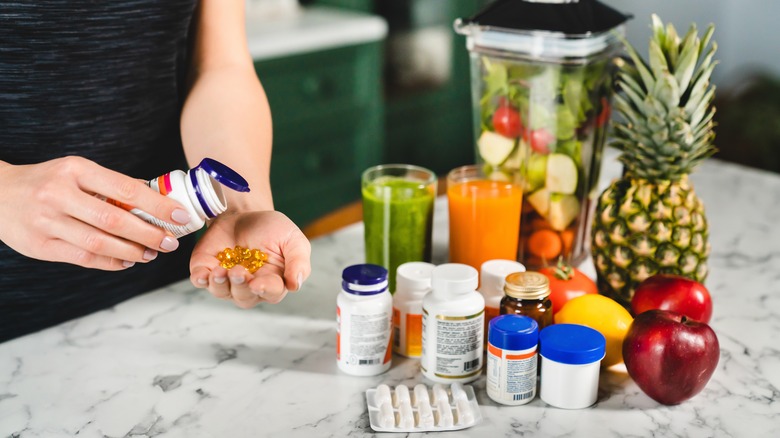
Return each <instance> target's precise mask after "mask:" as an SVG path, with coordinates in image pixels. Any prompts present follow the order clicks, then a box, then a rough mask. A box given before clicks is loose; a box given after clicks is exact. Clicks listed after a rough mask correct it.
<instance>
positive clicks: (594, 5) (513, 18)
mask: <svg viewBox="0 0 780 438" xmlns="http://www.w3.org/2000/svg"><path fill="white" fill-rule="evenodd" d="M629 18H631V16H630V15H624V14H622V13H620V12H618V11H616V10H615V9H612V8H611V7H609V6H607V5H605V4H603V3H600V2H598V1H597V0H496V1H495V2H494V3H492V4H490V5H489V6H487V7H486V8H485V9H483V10H482V11H480V12H478V13H477V14H476V15H474V16H473V17H471V18H468V19H466V20H463V24H466V25H468V24H476V25H479V26H490V27H500V28H505V29H510V30H520V31H546V32H555V33H563V34H566V35H572V36H574V35H578V36H587V35H590V34H596V33H602V32H606V31H608V30H611V29H614V28H616V27H618V26H619V25H621V24H623V23H625V22H626V21H627V20H628V19H629Z"/></svg>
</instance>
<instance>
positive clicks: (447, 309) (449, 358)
mask: <svg viewBox="0 0 780 438" xmlns="http://www.w3.org/2000/svg"><path fill="white" fill-rule="evenodd" d="M478 282H479V273H478V272H477V270H476V269H474V268H472V267H471V266H469V265H464V264H459V263H446V264H443V265H439V266H437V267H435V268H434V269H433V272H432V273H431V286H432V287H433V290H432V291H431V293H429V294H427V295H425V297H424V298H423V351H422V358H421V360H420V368H421V369H422V374H423V376H425V377H426V378H427V379H429V380H432V381H434V382H438V383H454V382H463V383H465V382H471V381H473V380H476V379H477V378H478V377H479V375H480V373H481V372H482V351H483V348H484V336H485V335H484V334H485V331H484V329H485V326H484V324H485V299H484V298H482V295H481V294H480V293H479V292H477V290H476V289H477V285H478Z"/></svg>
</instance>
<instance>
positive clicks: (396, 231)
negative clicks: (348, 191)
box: [363, 176, 434, 292]
mask: <svg viewBox="0 0 780 438" xmlns="http://www.w3.org/2000/svg"><path fill="white" fill-rule="evenodd" d="M433 198H434V190H433V188H432V187H430V186H427V187H426V185H425V183H422V182H420V181H412V180H408V179H402V178H397V177H387V176H385V177H381V178H378V179H376V180H374V181H372V182H371V183H369V184H367V185H366V186H364V187H363V223H364V225H365V240H366V262H367V263H373V264H377V265H381V266H384V267H385V268H387V270H388V277H389V281H390V291H391V292H395V270H396V268H398V266H399V265H401V264H403V263H406V262H420V261H425V262H430V261H431V231H432V227H433Z"/></svg>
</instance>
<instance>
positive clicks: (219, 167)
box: [105, 158, 249, 238]
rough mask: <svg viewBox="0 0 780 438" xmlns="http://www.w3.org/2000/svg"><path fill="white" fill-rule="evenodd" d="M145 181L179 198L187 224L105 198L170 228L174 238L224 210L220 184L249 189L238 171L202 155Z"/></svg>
mask: <svg viewBox="0 0 780 438" xmlns="http://www.w3.org/2000/svg"><path fill="white" fill-rule="evenodd" d="M147 185H148V186H149V187H150V188H151V189H153V190H155V191H157V192H158V193H160V194H161V195H165V196H167V197H169V198H173V199H175V200H176V201H178V202H179V203H180V204H181V205H182V206H183V207H184V208H185V209H186V210H187V213H189V215H190V222H189V223H188V224H186V225H175V224H172V223H169V222H165V221H162V220H160V219H158V218H156V217H154V216H152V215H151V214H149V213H147V212H145V211H143V210H141V209H138V208H135V207H133V206H132V205H126V204H122V203H121V202H118V201H115V200H113V199H105V200H106V201H107V202H109V203H111V204H113V205H116V206H118V207H120V208H123V209H125V210H127V211H129V212H130V213H133V214H134V215H136V216H138V217H139V218H141V219H143V220H144V221H146V222H149V223H151V224H152V225H156V226H158V227H160V228H163V229H165V230H167V231H170V232H171V234H173V235H174V236H176V237H177V238H178V237H183V236H186V235H188V234H190V233H194V232H195V231H198V230H200V229H201V228H203V226H204V225H206V220H208V219H213V218H215V217H217V216H218V215H220V214H222V213H224V212H225V211H226V210H227V200H226V199H225V195H224V193H222V186H223V185H224V186H225V187H227V188H229V189H232V190H235V191H238V192H248V191H249V183H247V182H246V180H245V179H244V178H243V177H242V176H241V175H239V174H238V173H237V172H236V171H234V170H233V169H231V168H229V167H228V166H226V165H224V164H222V163H220V162H219V161H217V160H213V159H211V158H204V159H203V160H202V161H201V162H200V164H198V165H197V166H195V167H193V168H192V169H190V170H188V171H187V172H184V171H181V170H174V171H172V172H168V173H166V174H164V175H160V176H158V177H157V178H154V179H152V180H149V181H148V182H147Z"/></svg>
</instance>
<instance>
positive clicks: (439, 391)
mask: <svg viewBox="0 0 780 438" xmlns="http://www.w3.org/2000/svg"><path fill="white" fill-rule="evenodd" d="M440 401H444V403H447V404H449V403H450V398H449V396H448V395H447V390H446V389H444V387H443V386H441V385H440V384H438V383H437V384H435V385H433V403H434V404H437V403H439V402H440Z"/></svg>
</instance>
